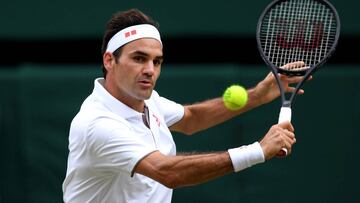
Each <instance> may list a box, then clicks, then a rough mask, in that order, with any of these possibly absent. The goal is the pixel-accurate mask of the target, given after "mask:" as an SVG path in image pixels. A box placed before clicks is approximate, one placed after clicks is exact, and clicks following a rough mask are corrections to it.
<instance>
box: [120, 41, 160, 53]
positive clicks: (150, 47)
mask: <svg viewBox="0 0 360 203" xmlns="http://www.w3.org/2000/svg"><path fill="white" fill-rule="evenodd" d="M138 51H140V52H143V53H146V54H148V55H150V56H154V57H157V56H162V55H163V51H162V44H161V43H160V42H159V41H158V40H156V39H152V38H141V39H137V40H135V41H132V42H129V43H127V44H125V45H124V46H123V50H122V52H123V53H128V54H131V53H134V52H138Z"/></svg>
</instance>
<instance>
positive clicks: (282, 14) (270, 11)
mask: <svg viewBox="0 0 360 203" xmlns="http://www.w3.org/2000/svg"><path fill="white" fill-rule="evenodd" d="M339 36H340V19H339V15H338V13H337V11H336V9H335V7H334V6H333V5H332V4H330V3H329V2H328V1H326V0H275V1H273V2H272V3H270V4H269V5H268V6H267V7H266V9H265V10H264V11H263V13H262V14H261V16H260V18H259V21H258V25H257V30H256V40H257V47H258V50H259V52H260V55H261V57H262V59H263V60H264V61H265V63H266V64H267V65H268V66H269V67H270V68H271V69H272V71H273V73H274V74H277V73H281V74H285V75H289V76H303V75H308V76H309V75H310V74H309V73H314V72H315V71H316V70H317V69H318V68H319V67H321V65H322V64H324V63H325V62H326V61H327V60H328V59H329V58H330V57H331V55H332V54H333V53H334V52H335V49H336V46H337V43H338V39H339ZM294 61H304V62H305V64H306V66H305V67H302V68H295V69H286V68H283V66H284V65H285V64H288V63H291V62H294ZM306 73H308V74H306Z"/></svg>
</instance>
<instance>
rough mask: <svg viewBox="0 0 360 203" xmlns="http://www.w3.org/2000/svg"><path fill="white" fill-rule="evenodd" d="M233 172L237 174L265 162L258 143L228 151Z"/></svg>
mask: <svg viewBox="0 0 360 203" xmlns="http://www.w3.org/2000/svg"><path fill="white" fill-rule="evenodd" d="M228 152H229V155H230V159H231V162H232V164H233V167H234V171H235V172H238V171H241V170H244V169H245V168H248V167H251V166H253V165H255V164H258V163H263V162H264V161H265V157H264V153H263V150H262V148H261V146H260V144H259V142H255V143H253V144H251V145H246V146H241V147H238V148H233V149H229V150H228Z"/></svg>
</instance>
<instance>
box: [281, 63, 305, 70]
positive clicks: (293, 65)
mask: <svg viewBox="0 0 360 203" xmlns="http://www.w3.org/2000/svg"><path fill="white" fill-rule="evenodd" d="M304 66H305V63H304V62H303V61H295V62H292V63H288V64H285V65H284V66H282V67H281V68H282V69H287V70H291V69H296V68H301V67H304Z"/></svg>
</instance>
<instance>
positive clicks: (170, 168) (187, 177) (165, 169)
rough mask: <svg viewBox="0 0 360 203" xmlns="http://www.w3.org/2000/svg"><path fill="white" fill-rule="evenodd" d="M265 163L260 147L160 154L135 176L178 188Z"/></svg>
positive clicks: (148, 159)
mask: <svg viewBox="0 0 360 203" xmlns="http://www.w3.org/2000/svg"><path fill="white" fill-rule="evenodd" d="M263 161H264V154H263V150H262V148H261V146H260V144H259V143H254V144H251V145H247V146H243V147H241V148H234V149H231V150H228V152H218V153H208V154H191V155H177V156H165V155H163V154H161V153H160V152H158V151H157V152H153V153H152V154H149V155H148V156H147V157H146V158H144V159H143V160H141V161H140V163H139V164H138V166H137V167H136V168H135V172H136V173H140V174H142V175H145V176H147V177H150V178H152V179H154V180H156V181H158V182H160V183H162V184H164V185H166V186H167V187H169V188H177V187H182V186H189V185H196V184H200V183H204V182H207V181H209V180H212V179H215V178H218V177H221V176H224V175H226V174H228V173H230V172H233V171H235V172H237V171H240V170H243V169H245V168H248V167H250V166H252V165H254V164H257V163H261V162H263Z"/></svg>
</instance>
